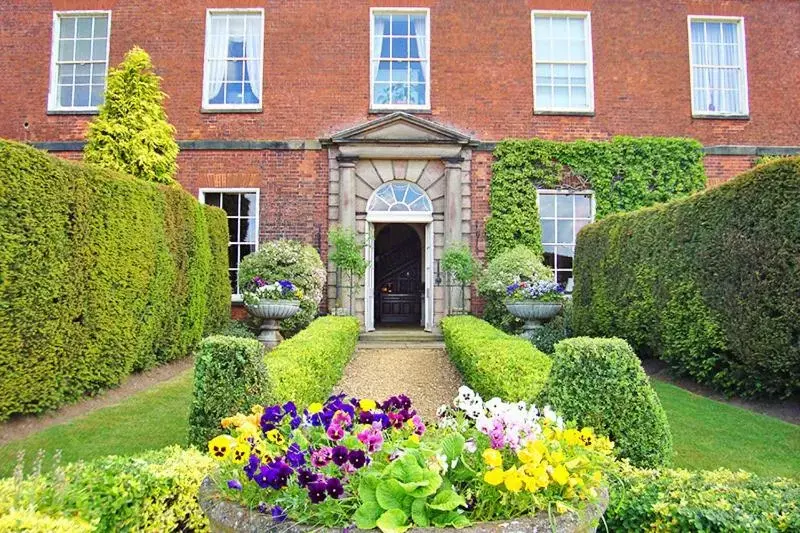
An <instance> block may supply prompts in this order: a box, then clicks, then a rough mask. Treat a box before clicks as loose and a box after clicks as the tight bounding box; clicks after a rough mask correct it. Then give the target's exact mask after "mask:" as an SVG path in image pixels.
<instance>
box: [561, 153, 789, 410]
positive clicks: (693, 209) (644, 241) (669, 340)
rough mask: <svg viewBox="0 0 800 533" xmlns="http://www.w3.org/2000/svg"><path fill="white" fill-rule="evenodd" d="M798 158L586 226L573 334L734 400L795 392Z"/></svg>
mask: <svg viewBox="0 0 800 533" xmlns="http://www.w3.org/2000/svg"><path fill="white" fill-rule="evenodd" d="M798 257H800V159H798V158H787V159H783V160H780V161H776V162H774V163H771V164H766V165H761V166H759V167H757V168H755V169H753V170H752V171H750V172H747V173H745V174H743V175H742V176H739V177H738V178H736V179H734V180H732V181H730V182H728V183H726V184H724V185H721V186H720V187H717V188H715V189H712V190H709V191H707V192H704V193H700V194H697V195H695V196H692V197H690V198H686V199H681V200H676V201H674V202H670V203H667V204H664V205H660V206H657V207H652V208H648V209H645V210H641V211H638V212H635V213H627V214H622V215H615V216H612V217H609V218H607V219H606V220H604V221H602V222H600V223H598V224H592V225H590V226H587V227H586V228H584V229H583V230H582V231H581V232H580V234H579V236H578V244H577V250H576V258H575V292H574V298H573V301H574V305H575V318H574V322H575V330H576V333H578V334H582V335H592V336H618V337H622V338H624V339H626V340H627V341H628V342H630V343H631V345H632V346H633V347H634V349H635V350H636V351H637V353H639V354H640V355H652V356H655V357H658V358H660V359H663V360H665V361H667V362H669V363H670V364H671V365H672V367H673V368H675V369H677V370H679V371H682V372H684V373H687V374H689V375H691V376H692V377H694V378H695V379H696V380H698V381H700V382H704V383H709V384H712V385H715V386H716V387H717V388H719V389H721V390H723V391H725V392H728V393H740V394H744V395H775V396H787V395H790V394H792V393H793V392H797V391H798V390H800V342H798V339H800V305H798V304H797V302H798V295H800V262H798V259H797V258H798Z"/></svg>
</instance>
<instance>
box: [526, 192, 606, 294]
mask: <svg viewBox="0 0 800 533" xmlns="http://www.w3.org/2000/svg"><path fill="white" fill-rule="evenodd" d="M539 220H540V221H541V224H542V245H543V246H544V263H545V264H546V265H547V266H549V267H550V268H552V269H553V275H554V277H555V280H556V282H557V283H559V284H560V285H561V286H563V287H564V288H565V289H566V291H567V292H572V286H573V279H572V260H573V258H574V257H575V241H576V237H577V235H578V232H579V231H580V230H581V228H582V227H584V226H585V225H587V224H590V223H592V222H593V221H594V195H593V193H592V192H591V191H577V192H576V191H569V190H544V189H540V190H539Z"/></svg>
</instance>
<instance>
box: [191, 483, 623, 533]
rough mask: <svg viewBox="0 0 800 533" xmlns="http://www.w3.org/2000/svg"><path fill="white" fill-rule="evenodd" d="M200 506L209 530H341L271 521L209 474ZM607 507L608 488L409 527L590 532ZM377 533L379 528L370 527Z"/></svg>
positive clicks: (479, 532) (482, 532)
mask: <svg viewBox="0 0 800 533" xmlns="http://www.w3.org/2000/svg"><path fill="white" fill-rule="evenodd" d="M199 500H200V508H201V509H203V512H204V513H205V515H206V517H208V522H209V525H210V529H211V531H212V533H257V532H270V533H278V532H280V533H310V532H312V531H313V532H314V533H341V532H342V531H343V529H341V528H339V529H331V528H324V527H323V528H319V527H313V526H306V525H301V524H295V523H293V522H288V521H287V522H283V523H275V522H274V521H273V520H272V516H271V515H270V514H262V513H259V512H258V511H255V510H250V509H247V508H246V507H244V506H243V505H240V504H238V503H235V502H232V501H229V500H226V499H225V498H224V497H223V496H222V494H220V493H219V491H218V490H217V487H216V486H215V484H214V482H213V481H212V480H211V478H205V479H204V480H203V483H202V484H201V485H200V493H199ZM606 507H608V491H607V490H605V489H604V490H603V491H602V493H601V494H600V498H599V500H598V501H597V503H593V504H590V505H587V506H586V507H585V508H584V509H582V510H581V511H579V512H568V513H564V514H562V515H553V516H552V517H551V516H549V515H548V513H547V511H540V512H538V513H536V514H534V515H531V516H528V517H525V518H517V519H514V520H501V521H496V522H480V523H476V524H473V525H471V526H469V527H465V528H462V529H454V528H412V529H409V531H411V532H417V533H441V532H442V531H452V532H456V531H458V532H460V533H544V532H556V533H593V532H594V531H597V527H598V525H599V523H600V517H602V516H603V513H604V512H605V510H606ZM371 531H373V532H374V533H380V530H378V529H373V530H371ZM347 532H348V533H363V532H364V530H362V529H355V528H353V529H350V528H348V529H347Z"/></svg>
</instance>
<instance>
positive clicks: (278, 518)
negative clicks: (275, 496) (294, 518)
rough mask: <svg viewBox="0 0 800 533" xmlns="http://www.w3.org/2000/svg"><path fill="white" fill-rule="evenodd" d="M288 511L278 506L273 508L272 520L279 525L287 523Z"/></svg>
mask: <svg viewBox="0 0 800 533" xmlns="http://www.w3.org/2000/svg"><path fill="white" fill-rule="evenodd" d="M286 518H287V516H286V511H284V510H283V508H282V507H281V506H280V505H276V506H275V507H273V508H272V520H274V521H275V522H277V523H281V522H285V521H286Z"/></svg>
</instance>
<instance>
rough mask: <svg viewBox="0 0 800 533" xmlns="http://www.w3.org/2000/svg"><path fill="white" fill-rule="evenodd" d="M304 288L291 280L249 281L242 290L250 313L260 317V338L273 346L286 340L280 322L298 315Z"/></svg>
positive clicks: (256, 278) (259, 279) (266, 345)
mask: <svg viewBox="0 0 800 533" xmlns="http://www.w3.org/2000/svg"><path fill="white" fill-rule="evenodd" d="M302 297H303V291H302V290H301V289H299V288H298V287H296V286H295V285H294V284H293V283H292V282H291V281H289V280H285V279H284V280H281V281H276V282H273V283H269V282H267V281H264V280H263V279H261V278H260V277H255V278H253V279H252V280H250V281H249V282H248V283H247V285H246V286H245V288H244V289H243V291H242V298H243V300H244V305H245V308H246V309H247V312H248V313H250V315H252V316H254V317H256V318H260V319H261V332H260V333H259V335H258V340H260V341H261V343H262V344H263V345H264V346H265V347H267V349H272V348H274V347H275V346H277V345H278V344H280V342H281V341H282V340H283V337H282V336H281V333H280V326H279V322H280V321H281V320H283V319H284V318H289V317H292V316H294V315H295V314H297V312H298V311H299V310H300V299H301V298H302Z"/></svg>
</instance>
